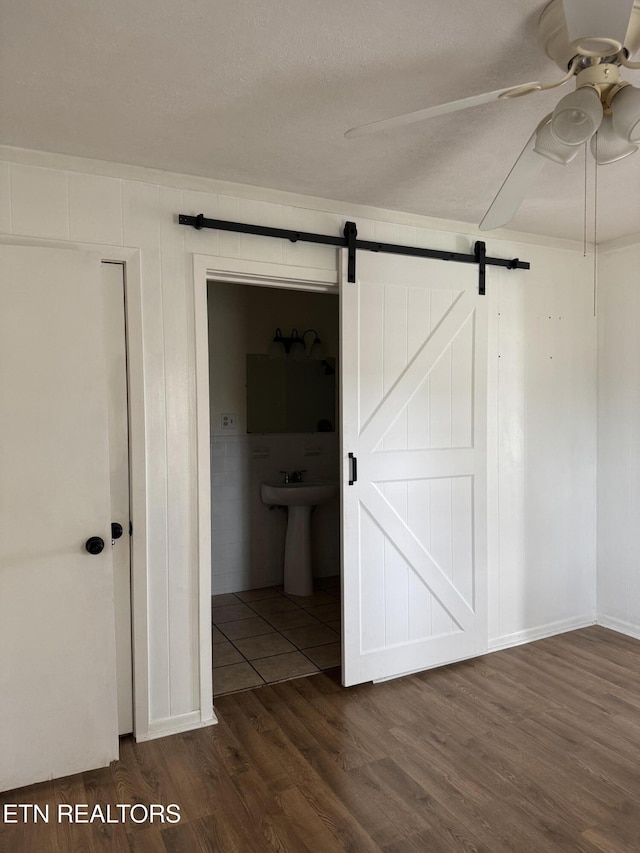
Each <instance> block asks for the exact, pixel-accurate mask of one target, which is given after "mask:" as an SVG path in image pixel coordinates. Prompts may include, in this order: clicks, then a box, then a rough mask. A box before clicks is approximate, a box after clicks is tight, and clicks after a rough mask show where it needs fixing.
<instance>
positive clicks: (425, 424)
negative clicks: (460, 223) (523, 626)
mask: <svg viewBox="0 0 640 853" xmlns="http://www.w3.org/2000/svg"><path fill="white" fill-rule="evenodd" d="M346 264H347V253H346V250H343V251H342V258H341V361H342V364H341V382H342V388H341V398H342V420H343V423H342V464H343V477H342V482H343V485H342V511H343V597H344V601H343V608H344V643H343V680H344V683H345V685H350V684H358V683H360V682H363V681H370V680H377V679H384V678H389V677H393V676H397V675H401V674H403V673H408V672H414V671H417V670H421V669H427V668H429V667H434V666H439V665H442V664H445V663H448V662H451V661H454V660H459V659H461V658H465V657H472V656H474V655H477V654H479V653H481V652H483V651H484V650H486V646H487V619H486V606H487V602H486V598H487V590H486V473H485V468H486V412H485V409H486V323H487V319H486V298H485V297H482V296H478V274H477V268H476V267H475V266H471V265H470V266H465V265H462V264H448V263H443V262H442V261H435V260H428V259H424V258H412V257H398V256H395V255H386V254H372V253H368V252H359V253H358V257H357V278H358V280H357V283H356V284H349V283H348V281H347V273H346ZM349 453H353V454H354V456H355V457H356V460H357V480H355V482H354V483H353V485H350V484H349V481H350V479H352V478H353V462H351V460H350V459H349V457H348V454H349Z"/></svg>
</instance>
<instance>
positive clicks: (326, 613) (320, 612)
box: [305, 601, 342, 622]
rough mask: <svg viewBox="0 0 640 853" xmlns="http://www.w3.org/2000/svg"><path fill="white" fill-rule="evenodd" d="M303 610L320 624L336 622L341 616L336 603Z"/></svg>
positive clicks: (340, 609)
mask: <svg viewBox="0 0 640 853" xmlns="http://www.w3.org/2000/svg"><path fill="white" fill-rule="evenodd" d="M305 610H306V611H307V613H310V614H311V615H312V616H315V617H316V619H319V620H320V621H321V622H336V621H338V620H339V619H340V617H341V615H342V608H341V606H340V603H339V602H338V601H335V602H334V603H333V604H323V605H322V606H321V607H305Z"/></svg>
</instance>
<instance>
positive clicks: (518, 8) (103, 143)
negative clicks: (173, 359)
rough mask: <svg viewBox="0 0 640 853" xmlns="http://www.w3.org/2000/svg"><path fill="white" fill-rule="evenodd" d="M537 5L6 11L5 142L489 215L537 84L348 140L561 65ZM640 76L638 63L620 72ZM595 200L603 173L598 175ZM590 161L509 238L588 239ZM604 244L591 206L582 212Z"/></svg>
mask: <svg viewBox="0 0 640 853" xmlns="http://www.w3.org/2000/svg"><path fill="white" fill-rule="evenodd" d="M542 8H544V2H542V3H541V2H538V0H487V2H484V3H471V2H469V0H447V2H442V0H393V2H391V0H349V2H345V0H269V2H266V3H265V2H258V0H180V2H178V0H173V2H171V0H134V2H132V0H109V2H98V0H56V2H51V0H20V2H14V0H0V143H2V144H5V145H14V146H20V147H24V148H35V149H41V150H44V151H53V152H61V153H65V154H76V155H80V156H86V157H93V158H98V159H102V160H109V161H114V162H120V163H131V164H137V165H142V166H150V167H154V168H158V169H166V170H170V171H175V172H185V173H190V174H194V175H204V176H209V177H213V178H219V179H224V180H230V181H238V182H241V183H246V184H253V185H257V186H263V187H274V188H277V189H282V190H290V191H294V192H300V193H306V194H310V195H315V196H321V197H324V198H329V199H336V200H340V201H346V202H352V203H361V204H369V205H375V206H378V207H386V208H391V209H396V210H402V211H407V212H413V213H421V214H426V215H430V216H437V217H442V218H446V219H456V220H462V221H464V222H469V223H473V224H477V223H478V222H479V221H480V219H481V218H482V215H483V214H484V211H485V210H486V208H487V207H488V205H489V204H490V203H491V200H492V199H493V196H494V195H495V193H496V192H497V190H498V188H499V187H500V184H501V183H502V181H503V179H504V177H505V175H506V174H507V172H508V171H509V168H510V166H511V164H512V163H513V161H514V160H515V158H516V156H517V155H518V153H519V152H520V150H521V148H522V147H523V145H524V144H525V142H526V141H527V139H528V138H529V136H530V134H531V132H532V131H533V128H534V127H535V125H536V124H537V122H538V121H539V120H540V118H542V116H543V115H545V114H546V113H547V112H549V111H550V110H551V109H552V108H553V105H554V104H555V103H556V101H557V100H558V99H559V98H560V97H561V96H562V94H564V93H565V92H567V91H568V89H562V90H559V91H560V94H559V93H558V91H557V90H556V91H552V92H545V93H539V94H536V95H532V96H529V97H526V98H521V99H518V100H514V101H509V102H499V103H492V104H489V105H486V106H481V107H476V108H474V109H472V110H468V111H466V112H464V113H458V114H456V115H450V116H444V117H440V118H436V119H431V120H430V121H427V122H423V123H420V124H416V125H412V126H408V127H405V128H400V129H397V130H395V131H391V130H387V131H384V132H381V133H379V134H377V135H376V136H370V137H364V138H360V139H355V140H349V141H347V140H345V139H344V138H343V133H344V131H345V130H346V129H347V128H349V127H352V126H354V125H358V124H362V123H365V122H369V121H374V120H377V119H380V118H385V117H387V116H389V115H396V114H398V113H402V112H408V111H410V110H416V109H420V108H422V107H425V106H430V105H434V104H438V103H441V102H443V101H447V100H452V99H457V98H461V97H465V96H467V95H472V94H477V93H480V92H484V91H489V90H493V89H498V88H501V87H505V86H510V85H516V84H518V83H524V82H527V81H529V80H536V79H539V78H542V79H544V80H552V79H554V78H557V77H558V76H559V73H560V72H559V70H558V69H557V68H556V66H555V65H553V63H552V62H551V61H550V60H548V59H546V58H545V57H544V56H543V54H542V53H541V51H540V50H539V48H538V47H537V42H536V23H537V19H538V16H539V14H540V11H541V10H542ZM625 77H626V79H628V80H630V81H631V82H633V83H635V84H638V83H639V82H640V80H639V74H638V72H625ZM589 167H590V171H589V174H588V176H587V177H588V185H589V196H590V197H591V200H592V197H593V180H594V175H593V169H592V168H591V163H590V164H589ZM584 187H585V173H584V160H583V159H582V158H581V159H580V160H576V161H575V162H574V163H572V164H571V165H570V166H569V167H567V168H563V167H560V166H556V165H555V164H552V163H549V164H546V165H545V168H544V170H543V174H542V178H541V179H540V181H539V182H538V183H537V185H536V187H535V188H534V190H533V191H532V192H531V194H530V196H529V198H528V199H527V201H526V202H525V204H524V205H523V207H522V208H521V211H520V212H519V213H518V215H517V217H516V218H515V219H514V220H513V222H512V223H511V226H510V227H511V228H513V229H516V230H519V231H528V232H532V233H538V234H548V235H552V236H557V237H567V238H572V239H576V240H581V239H582V236H583V221H584ZM639 187H640V152H639V153H637V154H636V155H635V156H633V157H631V158H628V159H627V160H624V161H622V162H621V163H618V164H614V165H611V166H604V167H601V168H600V169H599V170H598V211H599V214H598V225H597V228H598V239H599V240H608V239H612V238H615V237H621V236H624V235H626V234H630V233H635V232H639V231H640V192H638V188H639ZM588 227H589V236H590V237H591V236H592V235H593V228H594V225H593V209H592V208H591V209H590V213H589V226H588Z"/></svg>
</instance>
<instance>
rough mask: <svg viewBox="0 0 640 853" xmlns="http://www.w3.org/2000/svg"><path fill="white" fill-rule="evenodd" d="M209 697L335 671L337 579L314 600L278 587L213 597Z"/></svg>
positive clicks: (321, 585) (327, 581)
mask: <svg viewBox="0 0 640 853" xmlns="http://www.w3.org/2000/svg"><path fill="white" fill-rule="evenodd" d="M212 623H213V625H212V631H213V695H214V698H215V697H216V696H223V695H224V694H225V693H237V692H238V691H239V690H248V689H249V688H252V687H259V686H260V685H261V684H270V683H273V682H275V681H285V680H287V679H289V678H299V677H300V676H303V675H312V674H313V673H314V672H320V670H322V669H332V668H333V667H336V666H340V577H339V576H336V577H331V578H318V579H316V581H315V584H314V593H313V595H310V596H306V597H301V596H297V595H286V594H285V593H284V592H283V590H282V587H268V588H266V589H251V590H247V591H246V592H234V593H228V594H226V595H214V596H213V597H212Z"/></svg>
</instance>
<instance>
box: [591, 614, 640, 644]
mask: <svg viewBox="0 0 640 853" xmlns="http://www.w3.org/2000/svg"><path fill="white" fill-rule="evenodd" d="M597 624H598V625H602V627H603V628H610V629H611V630H612V631H617V632H618V633H619V634H626V635H627V636H629V637H633V638H634V639H636V640H640V625H634V624H633V623H631V622H625V621H624V620H623V619H616V617H615V616H604V615H603V614H602V613H599V614H598V619H597Z"/></svg>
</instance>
